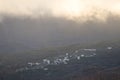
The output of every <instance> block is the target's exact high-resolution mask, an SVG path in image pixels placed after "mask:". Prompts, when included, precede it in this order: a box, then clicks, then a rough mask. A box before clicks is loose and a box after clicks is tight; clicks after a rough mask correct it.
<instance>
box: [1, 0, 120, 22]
mask: <svg viewBox="0 0 120 80" xmlns="http://www.w3.org/2000/svg"><path fill="white" fill-rule="evenodd" d="M107 12H112V13H113V14H117V15H119V14H120V0H0V13H2V14H14V15H28V16H38V15H45V14H47V15H52V16H57V17H66V18H68V19H71V18H73V17H75V18H77V17H81V16H84V17H86V16H87V17H88V16H92V15H94V16H96V17H97V18H98V19H101V20H104V19H105V18H106V16H107V14H108V13H107Z"/></svg>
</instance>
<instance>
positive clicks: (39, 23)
mask: <svg viewBox="0 0 120 80" xmlns="http://www.w3.org/2000/svg"><path fill="white" fill-rule="evenodd" d="M119 25H120V18H119V17H118V16H115V15H109V16H108V18H107V20H106V22H101V21H99V20H95V19H94V20H87V21H86V22H80V21H79V22H76V21H74V20H68V19H66V18H63V17H59V18H58V17H52V16H49V17H48V16H46V17H45V16H44V17H39V18H30V17H26V16H23V17H19V16H18V17H13V16H10V15H4V16H2V21H1V22H0V47H1V51H4V50H5V51H6V50H8V51H9V50H10V51H11V50H13V51H14V50H16V51H20V50H27V49H40V48H45V47H55V46H65V45H71V44H77V43H79V44H83V43H94V42H99V41H105V40H106V41H107V40H108V41H110V40H118V39H119V35H120V27H119Z"/></svg>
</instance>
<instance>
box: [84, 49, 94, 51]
mask: <svg viewBox="0 0 120 80" xmlns="http://www.w3.org/2000/svg"><path fill="white" fill-rule="evenodd" d="M84 51H96V49H84Z"/></svg>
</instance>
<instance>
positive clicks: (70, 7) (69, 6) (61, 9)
mask: <svg viewBox="0 0 120 80" xmlns="http://www.w3.org/2000/svg"><path fill="white" fill-rule="evenodd" d="M83 10H84V5H83V3H82V2H81V1H80V0H65V1H63V2H61V3H60V5H56V6H55V8H54V10H53V13H54V14H57V15H60V16H66V17H69V18H70V17H71V18H72V17H78V16H80V14H81V12H83Z"/></svg>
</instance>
